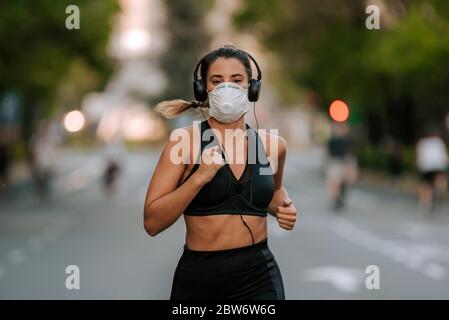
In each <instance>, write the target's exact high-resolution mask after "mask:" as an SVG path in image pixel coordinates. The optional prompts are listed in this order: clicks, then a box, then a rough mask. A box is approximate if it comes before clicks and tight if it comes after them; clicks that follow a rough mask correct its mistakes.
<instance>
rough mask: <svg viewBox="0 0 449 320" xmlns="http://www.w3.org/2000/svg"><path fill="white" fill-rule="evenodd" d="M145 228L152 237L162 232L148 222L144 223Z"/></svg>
mask: <svg viewBox="0 0 449 320" xmlns="http://www.w3.org/2000/svg"><path fill="white" fill-rule="evenodd" d="M143 227H144V228H145V231H146V232H147V233H148V234H149V235H150V236H152V237H155V236H157V235H158V234H159V232H160V230H158V228H156V226H155V225H154V224H153V223H150V222H148V221H144V222H143Z"/></svg>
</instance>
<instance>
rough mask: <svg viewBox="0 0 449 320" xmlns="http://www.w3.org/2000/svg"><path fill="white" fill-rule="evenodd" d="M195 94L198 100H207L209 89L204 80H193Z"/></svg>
mask: <svg viewBox="0 0 449 320" xmlns="http://www.w3.org/2000/svg"><path fill="white" fill-rule="evenodd" d="M193 94H194V95H195V99H196V101H200V102H204V101H206V100H207V90H206V88H205V87H204V82H203V81H202V80H195V81H193Z"/></svg>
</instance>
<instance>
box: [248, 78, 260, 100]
mask: <svg viewBox="0 0 449 320" xmlns="http://www.w3.org/2000/svg"><path fill="white" fill-rule="evenodd" d="M261 85H262V82H261V81H259V80H256V79H251V80H250V81H249V87H248V100H249V101H250V102H256V101H257V100H259V94H260V87H261Z"/></svg>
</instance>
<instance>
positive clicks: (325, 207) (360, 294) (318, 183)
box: [0, 149, 449, 299]
mask: <svg viewBox="0 0 449 320" xmlns="http://www.w3.org/2000/svg"><path fill="white" fill-rule="evenodd" d="M158 152H159V151H158V150H156V151H146V152H144V151H134V152H130V153H128V154H127V155H126V157H125V166H124V172H123V175H122V178H121V180H120V184H119V188H118V190H117V192H116V194H114V195H113V196H107V195H105V194H104V192H103V190H102V188H101V185H100V184H99V178H100V176H101V171H102V170H103V162H102V159H101V157H99V155H98V154H96V153H93V152H89V151H84V152H81V151H74V150H66V151H65V152H64V153H63V157H62V160H61V175H60V177H59V178H58V180H57V181H56V184H55V187H54V195H53V196H52V197H51V199H50V200H49V201H48V202H40V201H38V199H37V198H36V196H35V195H34V194H33V193H32V190H31V189H30V188H29V187H27V186H24V187H21V188H16V189H12V190H10V191H9V192H7V193H6V194H4V195H3V196H2V198H1V199H0V298H1V299H167V298H168V297H169V294H170V287H171V282H172V277H173V273H174V270H175V267H176V264H177V262H178V259H179V257H180V255H181V250H182V246H183V244H184V232H185V226H184V222H183V219H179V220H178V221H177V222H176V224H174V225H173V226H172V227H171V228H170V229H168V230H166V231H164V232H163V233H161V234H160V235H158V236H157V237H154V238H151V237H149V236H148V235H147V234H146V232H145V230H144V229H143V225H142V214H143V202H144V197H145V193H146V188H147V184H148V182H149V179H150V177H151V173H152V170H153V169H154V166H155V163H156V161H157V158H158V156H159V154H158ZM321 163H322V160H321V153H320V150H319V149H313V150H311V151H308V152H302V153H300V152H290V154H289V155H288V163H287V167H286V178H285V184H286V187H287V189H288V191H289V193H290V196H291V198H292V199H293V200H294V201H295V203H296V207H297V209H298V211H299V220H298V222H297V226H296V228H295V230H294V231H290V232H289V231H285V230H283V229H280V228H279V227H278V226H277V224H276V221H275V219H274V218H273V217H271V216H269V217H268V226H269V246H270V248H271V250H272V251H273V253H274V255H275V256H276V259H277V261H278V264H279V266H280V268H281V272H282V275H283V279H284V283H285V290H286V297H287V299H448V298H449V207H448V206H447V205H446V206H445V207H443V208H441V210H440V213H439V214H436V215H434V216H429V215H427V214H426V213H425V212H422V211H421V210H420V208H419V206H418V203H417V200H416V199H415V198H413V197H410V196H405V195H400V194H396V193H389V192H386V191H385V192H382V191H375V190H374V189H373V190H370V189H369V188H355V189H353V190H351V192H350V194H349V199H348V207H347V210H346V211H345V212H343V213H341V214H334V213H333V212H332V211H330V210H329V204H328V202H327V199H326V194H325V189H324V181H323V177H322V174H321V170H320V169H321ZM70 265H75V266H77V267H78V270H79V285H80V287H79V289H71V290H69V289H67V287H66V280H67V277H70V276H71V275H72V273H69V274H67V273H66V268H67V267H68V266H70ZM368 266H374V267H370V268H374V269H370V268H368ZM367 268H368V271H369V270H371V271H370V272H373V271H372V270H374V274H372V273H371V274H368V273H366V271H367ZM377 271H378V272H377ZM376 275H378V278H377V280H378V285H379V286H378V287H379V288H378V289H376V288H371V289H369V288H367V286H366V280H367V278H368V277H369V279H368V280H369V281H368V282H369V283H376V281H374V280H373V279H374V278H373V277H375V276H376ZM373 281H374V282H373Z"/></svg>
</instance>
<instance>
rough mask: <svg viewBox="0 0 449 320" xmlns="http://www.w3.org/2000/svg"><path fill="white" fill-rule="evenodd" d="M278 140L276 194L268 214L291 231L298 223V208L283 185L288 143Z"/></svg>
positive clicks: (279, 138)
mask: <svg viewBox="0 0 449 320" xmlns="http://www.w3.org/2000/svg"><path fill="white" fill-rule="evenodd" d="M277 139H278V140H277V146H278V152H277V157H278V159H277V160H278V163H277V171H276V172H275V174H274V177H273V178H274V189H275V192H274V195H273V198H272V200H271V202H270V205H269V206H268V213H269V214H271V215H272V216H274V217H276V219H277V221H278V223H279V225H280V226H281V227H282V228H284V229H287V230H291V229H293V227H294V225H295V222H296V208H295V205H294V204H293V201H292V200H291V199H290V198H289V196H288V193H287V190H286V189H285V188H284V187H283V185H282V181H283V176H284V165H285V159H286V156H287V143H286V142H285V140H284V139H283V138H281V137H277ZM267 141H271V139H268V140H267ZM267 149H268V148H267ZM270 154H271V153H270ZM275 167H276V166H275Z"/></svg>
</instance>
